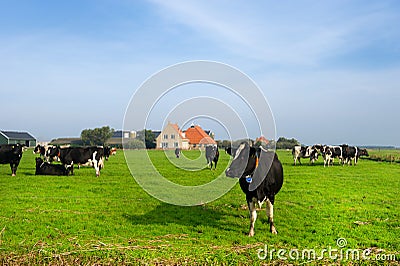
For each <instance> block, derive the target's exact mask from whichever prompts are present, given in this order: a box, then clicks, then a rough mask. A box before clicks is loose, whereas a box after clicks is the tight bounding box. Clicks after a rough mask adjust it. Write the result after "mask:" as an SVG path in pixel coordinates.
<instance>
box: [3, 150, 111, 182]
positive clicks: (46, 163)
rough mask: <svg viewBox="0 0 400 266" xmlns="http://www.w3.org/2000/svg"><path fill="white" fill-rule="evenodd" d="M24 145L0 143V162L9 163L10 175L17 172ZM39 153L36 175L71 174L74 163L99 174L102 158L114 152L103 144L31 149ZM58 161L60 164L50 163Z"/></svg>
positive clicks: (102, 165)
mask: <svg viewBox="0 0 400 266" xmlns="http://www.w3.org/2000/svg"><path fill="white" fill-rule="evenodd" d="M23 146H24V145H21V144H5V145H0V164H10V167H11V173H12V176H15V175H16V173H17V167H18V165H19V162H20V160H21V158H22V153H23V151H24V149H23ZM33 152H34V153H35V154H39V157H37V158H36V159H35V161H36V172H35V174H36V175H73V174H74V165H78V167H80V166H81V165H87V166H91V167H93V168H94V169H95V170H96V176H100V170H101V169H102V168H104V160H108V158H109V156H110V155H114V154H115V153H116V149H115V148H111V147H108V146H107V147H103V146H91V147H59V146H51V145H50V146H41V145H37V146H36V147H35V149H34V150H33ZM54 161H59V162H61V164H52V162H54Z"/></svg>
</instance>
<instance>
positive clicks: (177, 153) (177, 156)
mask: <svg viewBox="0 0 400 266" xmlns="http://www.w3.org/2000/svg"><path fill="white" fill-rule="evenodd" d="M175 156H176V158H179V157H180V156H181V149H180V148H176V149H175Z"/></svg>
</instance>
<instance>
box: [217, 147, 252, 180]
mask: <svg viewBox="0 0 400 266" xmlns="http://www.w3.org/2000/svg"><path fill="white" fill-rule="evenodd" d="M231 151H232V150H231ZM231 155H232V156H234V157H233V160H232V162H231V165H230V166H229V167H228V169H226V171H225V174H226V176H227V177H237V178H240V177H242V176H243V175H247V174H251V173H252V172H253V171H254V169H255V167H256V161H257V158H256V149H255V148H253V147H250V146H249V144H248V143H247V142H243V143H241V144H240V146H239V148H238V149H237V150H236V151H235V153H232V154H231Z"/></svg>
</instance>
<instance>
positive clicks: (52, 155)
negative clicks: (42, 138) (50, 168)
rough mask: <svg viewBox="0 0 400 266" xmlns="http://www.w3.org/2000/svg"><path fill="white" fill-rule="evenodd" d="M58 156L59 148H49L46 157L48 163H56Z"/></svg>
mask: <svg viewBox="0 0 400 266" xmlns="http://www.w3.org/2000/svg"><path fill="white" fill-rule="evenodd" d="M59 154H60V147H58V146H53V147H49V149H48V150H47V152H46V157H47V158H49V160H50V161H57V158H58V157H59Z"/></svg>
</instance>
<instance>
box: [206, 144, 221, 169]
mask: <svg viewBox="0 0 400 266" xmlns="http://www.w3.org/2000/svg"><path fill="white" fill-rule="evenodd" d="M218 158H219V151H218V147H217V146H214V145H212V146H206V160H207V165H209V166H210V169H212V166H213V162H214V169H215V168H217V163H218Z"/></svg>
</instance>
